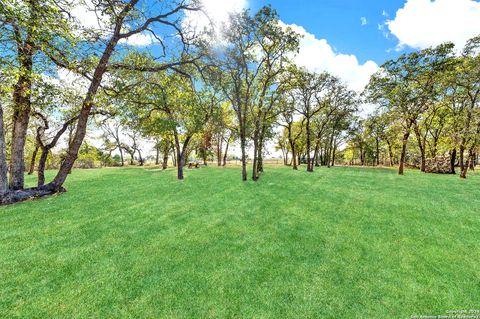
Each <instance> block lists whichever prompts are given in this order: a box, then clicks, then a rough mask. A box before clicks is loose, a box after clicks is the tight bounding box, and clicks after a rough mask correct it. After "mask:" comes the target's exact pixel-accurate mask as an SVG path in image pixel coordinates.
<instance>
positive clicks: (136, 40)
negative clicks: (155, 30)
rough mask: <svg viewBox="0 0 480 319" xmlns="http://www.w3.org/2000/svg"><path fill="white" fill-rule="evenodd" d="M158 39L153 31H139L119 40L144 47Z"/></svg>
mask: <svg viewBox="0 0 480 319" xmlns="http://www.w3.org/2000/svg"><path fill="white" fill-rule="evenodd" d="M156 41H157V39H155V37H154V36H153V35H152V34H151V33H137V34H134V35H132V36H130V37H128V38H127V39H121V40H120V41H119V42H120V43H122V44H126V45H130V46H137V47H144V46H148V45H151V44H153V43H155V42H156Z"/></svg>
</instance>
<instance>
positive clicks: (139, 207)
mask: <svg viewBox="0 0 480 319" xmlns="http://www.w3.org/2000/svg"><path fill="white" fill-rule="evenodd" d="M29 182H30V183H32V182H33V179H32V178H29ZM66 187H67V189H69V192H68V193H66V194H63V195H60V196H55V197H51V198H47V199H44V200H40V201H36V202H26V203H21V204H17V205H14V206H10V207H3V208H0V256H1V258H0V317H1V318H14V317H24V318H27V317H28V318H55V317H68V318H92V317H97V318H112V317H135V318H146V317H148V318H234V317H235V318H409V317H410V316H411V315H413V314H418V315H434V314H435V315H439V314H445V311H448V310H455V309H479V308H480V303H479V299H478V297H479V296H480V263H479V260H480V245H479V241H480V175H477V174H472V175H470V178H469V179H467V180H460V179H459V178H458V176H440V175H424V174H421V173H419V172H417V171H408V172H407V174H406V176H403V177H402V176H398V175H397V174H396V171H395V170H390V169H362V168H345V167H338V168H332V169H326V168H321V169H318V170H317V171H316V172H315V173H313V174H308V173H306V172H304V171H303V169H302V170H300V171H298V172H295V171H292V170H290V169H288V168H275V169H274V168H270V169H267V172H266V173H265V174H264V175H263V176H262V179H261V180H260V181H259V182H258V183H254V182H247V183H242V182H241V181H240V172H239V170H238V168H226V169H218V168H202V169H198V170H193V171H190V170H187V171H186V179H185V180H184V181H183V182H179V181H177V180H176V179H175V171H174V170H167V171H161V170H157V169H152V168H146V169H142V168H126V169H101V170H76V171H74V173H73V174H72V176H70V178H69V180H68V181H67V185H66Z"/></svg>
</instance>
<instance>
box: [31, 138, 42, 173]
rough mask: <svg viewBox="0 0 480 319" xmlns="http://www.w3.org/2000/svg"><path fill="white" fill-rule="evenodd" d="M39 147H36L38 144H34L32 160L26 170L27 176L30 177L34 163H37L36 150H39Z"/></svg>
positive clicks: (33, 169)
mask: <svg viewBox="0 0 480 319" xmlns="http://www.w3.org/2000/svg"><path fill="white" fill-rule="evenodd" d="M39 148H40V147H39V145H38V142H37V143H36V144H35V149H34V150H33V153H32V159H31V160H30V168H29V170H28V175H32V174H33V172H34V171H35V163H36V161H37V153H38V149H39Z"/></svg>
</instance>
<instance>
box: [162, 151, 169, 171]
mask: <svg viewBox="0 0 480 319" xmlns="http://www.w3.org/2000/svg"><path fill="white" fill-rule="evenodd" d="M167 168H168V152H166V153H163V161H162V169H167Z"/></svg>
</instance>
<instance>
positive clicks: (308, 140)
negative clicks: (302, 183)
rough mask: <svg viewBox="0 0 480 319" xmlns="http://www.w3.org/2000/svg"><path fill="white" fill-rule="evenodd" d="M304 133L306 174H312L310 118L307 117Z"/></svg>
mask: <svg viewBox="0 0 480 319" xmlns="http://www.w3.org/2000/svg"><path fill="white" fill-rule="evenodd" d="M306 133H307V172H313V162H312V158H311V154H310V150H311V147H312V146H311V140H310V138H311V132H310V118H309V117H307V123H306Z"/></svg>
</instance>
